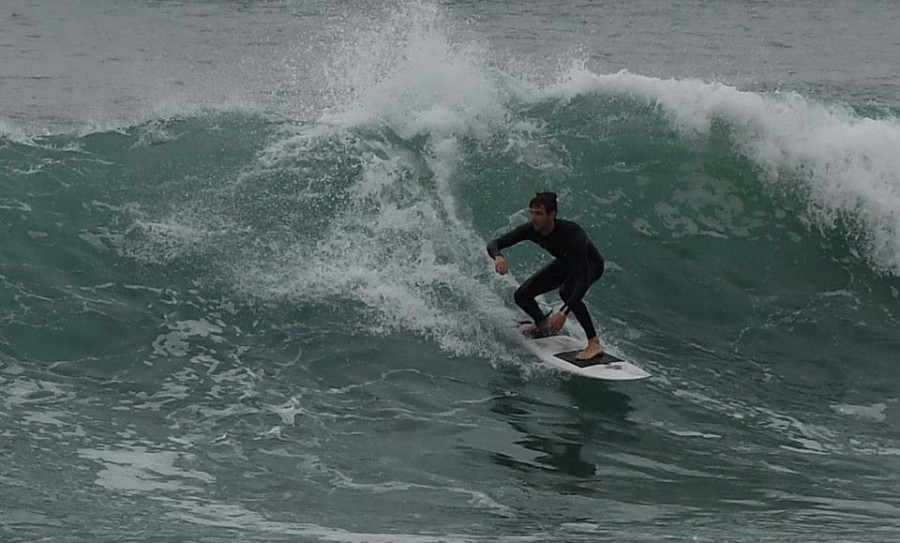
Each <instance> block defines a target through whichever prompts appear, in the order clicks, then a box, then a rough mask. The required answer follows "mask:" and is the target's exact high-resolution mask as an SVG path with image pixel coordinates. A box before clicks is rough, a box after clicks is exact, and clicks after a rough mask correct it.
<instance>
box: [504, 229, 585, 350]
mask: <svg viewBox="0 0 900 543" xmlns="http://www.w3.org/2000/svg"><path fill="white" fill-rule="evenodd" d="M525 240H529V241H533V242H535V243H537V244H538V245H540V246H541V247H543V248H544V249H546V250H547V252H549V253H550V254H551V255H553V256H554V257H556V259H555V260H554V261H553V262H551V263H550V264H548V265H547V266H545V267H544V268H542V269H540V270H539V271H538V272H537V273H535V274H534V275H532V276H531V277H529V278H528V279H527V280H525V282H524V283H522V285H521V286H519V288H518V289H517V290H516V295H515V300H516V304H517V305H518V306H519V307H521V308H522V310H523V311H525V312H526V313H528V315H529V316H530V317H531V318H532V319H534V322H535V323H536V324H542V323H543V322H544V321H545V320H546V319H547V315H544V313H543V312H542V311H541V309H540V307H538V304H537V302H535V301H534V298H535V296H538V295H539V294H544V293H546V292H550V291H551V290H556V289H559V296H560V298H562V300H563V302H565V304H566V305H567V306H568V307H569V309H570V310H571V311H572V313H574V314H575V318H577V319H578V322H579V323H580V324H581V327H582V328H584V332H585V334H587V337H588V339H590V338H592V337H594V336H596V335H597V332H596V331H595V330H594V323H593V322H592V321H591V316H590V314H588V311H587V307H585V305H584V302H582V298H584V294H585V292H587V289H588V287H590V286H591V284H592V283H593V282H594V281H596V280H597V279H599V278H600V276H601V275H603V257H602V256H600V252H599V251H597V247H596V246H595V245H594V244H593V242H591V240H590V239H588V237H587V234H585V232H584V230H583V229H582V228H581V227H580V226H578V225H577V224H575V223H574V222H572V221H567V220H565V219H556V224H555V225H554V227H553V231H552V232H550V235H548V236H546V237H545V236H542V235H541V233H540V232H538V231H537V230H535V229H534V227H533V226H532V225H531V223H526V224H523V225H522V226H519V227H518V228H516V229H514V230H512V231H510V232H507V233H506V234H504V235H502V236H500V237H499V238H497V239H495V240H494V241H492V242H490V243H488V246H487V251H488V254H489V255H491V258H496V257H497V256H500V251H501V250H503V249H505V248H507V247H510V246H512V245H515V244H516V243H519V242H520V241H525Z"/></svg>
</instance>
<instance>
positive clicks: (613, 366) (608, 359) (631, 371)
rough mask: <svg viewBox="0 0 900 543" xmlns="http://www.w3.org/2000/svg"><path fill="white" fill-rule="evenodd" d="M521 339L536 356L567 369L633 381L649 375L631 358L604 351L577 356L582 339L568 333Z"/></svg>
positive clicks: (590, 375)
mask: <svg viewBox="0 0 900 543" xmlns="http://www.w3.org/2000/svg"><path fill="white" fill-rule="evenodd" d="M523 341H524V343H525V346H526V347H528V350H530V351H531V352H533V353H534V354H535V355H537V357H538V358H540V359H541V360H543V361H544V362H546V363H547V364H550V365H551V366H553V367H555V368H558V369H561V370H563V371H567V372H569V373H574V374H577V375H583V376H585V377H590V378H591V379H603V380H607V381H633V380H636V379H646V378H647V377H650V374H649V373H647V372H646V371H644V370H643V369H641V368H639V367H638V366H635V365H634V364H632V363H631V362H626V361H624V360H622V359H620V358H617V357H615V356H613V355H611V354H609V353H606V352H604V353H603V356H601V357H599V358H593V359H591V360H583V361H582V360H576V359H575V355H577V354H578V353H579V351H581V350H582V349H584V347H585V342H584V341H579V340H577V339H575V338H573V337H571V336H565V335H559V336H550V337H544V338H538V339H530V338H527V337H523Z"/></svg>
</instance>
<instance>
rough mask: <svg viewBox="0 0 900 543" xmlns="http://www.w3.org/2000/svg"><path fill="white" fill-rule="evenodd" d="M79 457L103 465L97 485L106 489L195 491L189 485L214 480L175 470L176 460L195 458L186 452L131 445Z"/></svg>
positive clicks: (198, 473) (85, 452)
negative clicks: (152, 449) (150, 449)
mask: <svg viewBox="0 0 900 543" xmlns="http://www.w3.org/2000/svg"><path fill="white" fill-rule="evenodd" d="M78 456H80V457H81V458H86V459H88V460H95V461H98V462H101V463H103V469H101V470H100V472H98V474H97V480H96V483H97V484H98V485H100V486H102V487H103V488H105V489H107V490H119V491H126V492H151V491H156V490H166V491H183V490H188V489H194V488H198V487H197V486H196V485H194V484H189V483H191V482H196V481H199V482H202V483H206V484H210V483H214V482H215V478H214V477H212V476H211V475H209V474H208V473H204V472H202V471H196V470H185V469H180V468H178V467H176V466H175V462H177V461H189V460H192V459H194V456H193V455H191V454H186V453H178V452H174V451H148V450H147V448H146V447H143V446H134V447H129V448H126V449H118V450H95V449H80V450H79V451H78Z"/></svg>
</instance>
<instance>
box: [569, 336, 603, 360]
mask: <svg viewBox="0 0 900 543" xmlns="http://www.w3.org/2000/svg"><path fill="white" fill-rule="evenodd" d="M602 355H603V345H601V344H600V340H599V339H597V338H593V339H589V340H588V344H587V347H585V348H584V350H583V351H581V352H580V353H578V354H577V355H576V356H575V359H576V360H590V359H591V358H594V357H598V356H602Z"/></svg>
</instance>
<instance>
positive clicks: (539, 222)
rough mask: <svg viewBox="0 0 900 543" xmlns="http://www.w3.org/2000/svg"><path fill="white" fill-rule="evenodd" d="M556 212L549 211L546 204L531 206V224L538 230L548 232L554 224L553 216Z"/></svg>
mask: <svg viewBox="0 0 900 543" xmlns="http://www.w3.org/2000/svg"><path fill="white" fill-rule="evenodd" d="M554 217H556V212H555V211H551V212H550V213H547V209H546V208H545V207H544V206H534V207H532V208H531V226H533V227H534V229H535V230H537V231H538V232H547V231H548V230H549V229H550V227H551V226H552V225H553V218H554Z"/></svg>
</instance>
